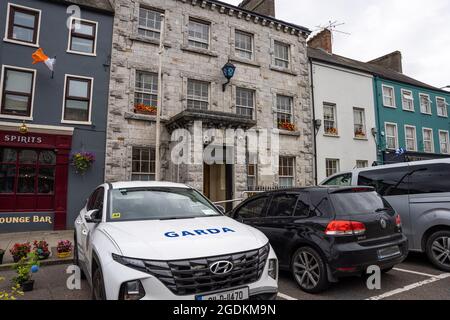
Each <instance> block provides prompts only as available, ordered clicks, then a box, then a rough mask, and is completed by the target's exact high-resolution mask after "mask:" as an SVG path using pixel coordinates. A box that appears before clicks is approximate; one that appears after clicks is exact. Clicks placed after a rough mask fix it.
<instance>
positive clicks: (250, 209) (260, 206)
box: [234, 197, 268, 219]
mask: <svg viewBox="0 0 450 320" xmlns="http://www.w3.org/2000/svg"><path fill="white" fill-rule="evenodd" d="M267 200H268V197H261V198H258V199H254V200H250V201H249V202H247V203H245V204H244V205H243V206H242V207H241V208H240V209H238V211H237V214H236V216H235V217H234V218H238V219H239V218H240V219H254V218H261V217H263V216H264V213H265V212H264V209H265V208H266V204H267Z"/></svg>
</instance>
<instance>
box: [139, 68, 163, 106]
mask: <svg viewBox="0 0 450 320" xmlns="http://www.w3.org/2000/svg"><path fill="white" fill-rule="evenodd" d="M139 73H143V74H149V75H152V76H156V83H157V86H158V87H159V83H158V80H159V79H158V74H157V73H155V72H150V71H143V70H135V73H134V82H133V83H134V87H133V90H134V91H133V108H135V107H136V94H148V95H150V96H156V102H158V99H159V96H158V91H153V89H150V91H142V90H139V89H140V88H137V86H136V82H137V81H136V76H137V74H139ZM152 107H157V105H154V106H152Z"/></svg>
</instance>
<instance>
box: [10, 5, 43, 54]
mask: <svg viewBox="0 0 450 320" xmlns="http://www.w3.org/2000/svg"><path fill="white" fill-rule="evenodd" d="M8 12H9V15H8V18H7V28H6V36H5V39H6V40H10V41H13V42H19V43H23V44H28V45H36V46H37V45H38V37H39V24H40V15H41V12H40V10H34V9H31V8H26V7H22V6H16V5H12V4H8Z"/></svg>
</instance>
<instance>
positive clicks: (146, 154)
mask: <svg viewBox="0 0 450 320" xmlns="http://www.w3.org/2000/svg"><path fill="white" fill-rule="evenodd" d="M131 180H132V181H153V180H155V149H153V148H138V147H133V155H132V171H131Z"/></svg>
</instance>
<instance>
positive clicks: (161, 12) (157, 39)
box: [137, 5, 164, 41]
mask: <svg viewBox="0 0 450 320" xmlns="http://www.w3.org/2000/svg"><path fill="white" fill-rule="evenodd" d="M141 9H143V10H147V11H153V12H155V13H159V14H160V15H161V14H164V11H163V10H160V9H155V8H151V7H147V6H145V5H139V8H138V21H137V34H138V36H139V37H142V38H144V39H150V40H154V41H159V40H160V39H161V36H162V33H163V32H164V30H162V29H153V28H149V27H143V26H141V25H140V24H139V18H140V14H141V12H140V11H141ZM139 29H142V30H146V31H151V32H155V33H159V38H151V37H147V36H144V35H141V34H139Z"/></svg>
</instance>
